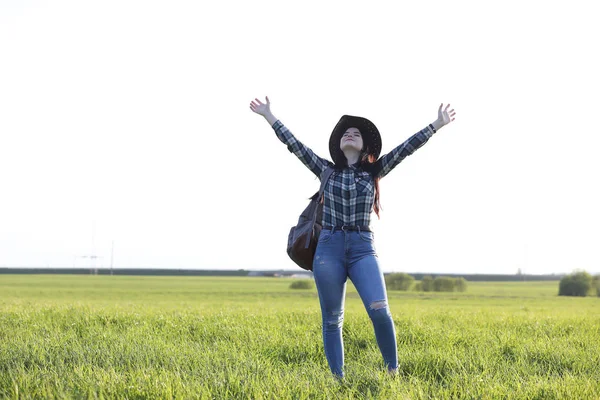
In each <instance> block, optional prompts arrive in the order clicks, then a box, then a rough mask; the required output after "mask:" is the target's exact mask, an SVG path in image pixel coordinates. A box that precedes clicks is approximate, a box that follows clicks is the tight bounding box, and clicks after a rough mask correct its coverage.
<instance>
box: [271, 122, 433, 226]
mask: <svg viewBox="0 0 600 400" xmlns="http://www.w3.org/2000/svg"><path fill="white" fill-rule="evenodd" d="M273 129H274V130H275V134H276V135H277V137H278V138H279V140H281V141H282V142H283V143H285V144H286V145H287V147H288V150H289V151H290V152H292V153H294V154H295V155H296V156H297V157H298V158H299V159H300V161H302V162H303V163H304V165H306V166H307V167H308V169H310V170H311V171H312V172H313V173H314V174H315V175H316V176H318V177H319V179H321V173H323V171H325V169H326V168H327V167H328V166H333V163H332V162H330V161H327V160H325V159H323V158H321V157H319V156H317V155H316V154H315V153H314V152H313V151H312V150H311V149H309V148H308V147H306V146H305V145H303V144H302V143H300V142H299V141H298V140H297V139H296V138H295V137H294V135H292V133H291V132H290V131H289V130H288V129H287V128H286V127H285V126H284V125H283V124H282V123H281V121H279V120H278V121H276V122H275V123H274V124H273ZM435 132H436V131H435V129H434V128H433V125H428V126H427V127H425V128H424V129H422V130H421V131H419V132H417V133H415V134H414V135H413V136H411V137H410V138H409V139H408V140H407V141H405V142H404V143H402V144H401V145H400V146H398V147H396V148H395V149H393V150H392V151H390V152H389V153H388V154H386V155H384V156H382V157H380V158H379V159H378V160H377V161H376V162H375V164H374V165H373V168H372V170H371V172H366V171H364V170H363V169H362V168H361V167H360V165H359V164H358V163H357V164H354V165H351V166H349V167H345V168H344V169H343V170H341V171H339V170H336V171H334V172H333V174H331V177H330V178H329V181H328V182H327V185H326V187H325V192H324V194H323V197H324V201H323V221H322V225H323V226H343V225H353V226H354V225H361V226H369V224H370V221H371V211H372V210H373V202H374V200H375V189H374V183H373V179H374V178H383V177H384V176H386V175H387V174H388V173H389V172H390V171H391V170H392V169H394V167H395V166H396V165H398V164H399V163H400V162H401V161H402V160H404V158H406V157H407V156H409V155H411V154H412V153H413V152H414V151H415V150H417V149H418V148H419V147H421V146H422V145H424V144H425V143H426V142H427V141H428V140H429V138H430V137H431V136H432V135H433V134H434V133H435Z"/></svg>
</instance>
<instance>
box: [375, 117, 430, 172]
mask: <svg viewBox="0 0 600 400" xmlns="http://www.w3.org/2000/svg"><path fill="white" fill-rule="evenodd" d="M435 132H436V130H435V128H434V127H433V125H431V124H429V125H428V126H427V127H425V128H424V129H422V130H420V131H419V132H417V133H415V134H414V135H412V136H411V137H410V138H408V140H407V141H405V142H404V143H402V144H401V145H400V146H398V147H396V148H395V149H393V150H392V151H390V152H389V153H388V154H386V155H384V156H382V157H381V158H379V160H377V161H376V162H375V166H374V171H373V176H374V177H376V178H383V177H384V176H386V175H387V174H389V173H390V171H391V170H392V169H394V168H395V167H396V165H398V164H400V162H401V161H402V160H404V159H405V158H406V157H408V156H410V155H411V154H412V153H414V152H415V150H417V149H418V148H419V147H421V146H423V145H424V144H425V143H427V141H428V140H429V138H430V137H432V136H433V134H434V133H435Z"/></svg>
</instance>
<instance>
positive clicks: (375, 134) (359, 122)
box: [329, 115, 381, 165]
mask: <svg viewBox="0 0 600 400" xmlns="http://www.w3.org/2000/svg"><path fill="white" fill-rule="evenodd" d="M348 128H357V129H358V130H359V131H360V134H361V136H362V139H363V143H364V145H365V147H366V148H368V150H369V154H373V155H374V156H375V159H378V158H379V155H380V154H381V135H380V134H379V130H378V129H377V127H376V126H375V124H374V123H372V122H371V121H369V120H368V119H366V118H363V117H354V116H352V115H344V116H342V118H340V121H339V122H338V123H337V125H336V126H335V128H333V132H331V136H330V137H329V154H330V155H331V158H332V159H333V162H334V163H335V164H336V165H345V164H346V156H344V153H343V152H342V150H341V149H340V140H341V139H342V135H343V134H344V133H345V132H346V131H347V130H348Z"/></svg>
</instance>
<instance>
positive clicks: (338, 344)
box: [313, 229, 398, 377]
mask: <svg viewBox="0 0 600 400" xmlns="http://www.w3.org/2000/svg"><path fill="white" fill-rule="evenodd" d="M313 274H314V277H315V283H316V285H317V291H318V293H319V302H320V304H321V315H322V317H323V343H324V347H325V356H326V357H327V362H328V363H329V368H330V369H331V372H332V373H333V374H334V375H336V376H339V377H342V376H344V372H343V367H344V344H343V340H342V326H343V323H344V300H345V297H346V278H347V277H349V278H350V280H351V281H352V283H353V284H354V286H355V287H356V290H357V291H358V294H359V295H360V298H361V299H362V301H363V304H364V305H365V308H366V309H367V313H368V314H369V317H370V318H371V321H372V322H373V328H374V329H375V338H376V339H377V345H378V346H379V350H380V351H381V355H382V356H383V360H384V362H385V364H386V366H387V368H388V369H389V370H394V369H396V368H397V367H398V355H397V348H396V332H395V329H394V322H393V321H392V314H391V313H390V309H389V306H388V302H387V293H386V290H385V281H384V279H383V273H382V272H381V269H380V268H379V261H378V259H377V254H376V253H375V248H374V246H373V233H372V232H365V231H362V232H359V231H342V230H335V231H333V232H332V230H328V229H323V230H322V231H321V235H320V236H319V243H318V245H317V250H316V253H315V258H314V262H313Z"/></svg>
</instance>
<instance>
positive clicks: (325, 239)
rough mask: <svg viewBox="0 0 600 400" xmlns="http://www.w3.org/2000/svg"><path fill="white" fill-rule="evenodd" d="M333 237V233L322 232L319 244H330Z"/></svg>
mask: <svg viewBox="0 0 600 400" xmlns="http://www.w3.org/2000/svg"><path fill="white" fill-rule="evenodd" d="M331 236H332V234H331V231H326V230H322V231H321V234H320V235H319V243H325V242H328V241H329V239H331Z"/></svg>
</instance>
